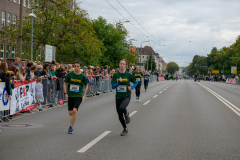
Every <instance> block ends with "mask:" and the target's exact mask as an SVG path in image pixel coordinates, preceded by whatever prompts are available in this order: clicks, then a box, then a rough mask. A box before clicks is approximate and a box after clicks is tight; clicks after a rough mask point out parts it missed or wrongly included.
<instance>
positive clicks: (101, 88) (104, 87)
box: [86, 76, 112, 97]
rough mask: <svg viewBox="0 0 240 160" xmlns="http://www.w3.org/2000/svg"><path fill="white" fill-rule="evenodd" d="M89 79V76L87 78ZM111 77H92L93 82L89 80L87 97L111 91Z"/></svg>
mask: <svg viewBox="0 0 240 160" xmlns="http://www.w3.org/2000/svg"><path fill="white" fill-rule="evenodd" d="M89 79H90V78H89ZM111 80H112V78H111V77H108V76H106V77H97V78H93V84H91V83H90V82H89V84H88V91H87V95H86V96H87V97H92V96H95V95H100V94H102V93H109V92H112V85H111Z"/></svg>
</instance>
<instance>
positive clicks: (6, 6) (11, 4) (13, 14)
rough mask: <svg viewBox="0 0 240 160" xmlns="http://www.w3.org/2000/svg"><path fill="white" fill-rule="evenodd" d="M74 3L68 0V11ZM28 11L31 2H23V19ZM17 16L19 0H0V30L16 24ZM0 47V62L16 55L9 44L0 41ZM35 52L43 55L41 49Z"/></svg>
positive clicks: (52, 1) (15, 49) (54, 0)
mask: <svg viewBox="0 0 240 160" xmlns="http://www.w3.org/2000/svg"><path fill="white" fill-rule="evenodd" d="M33 1H34V0H33ZM49 2H51V3H58V0H49ZM74 2H75V0H69V3H68V5H69V9H70V10H72V9H73V8H74ZM36 3H37V1H36ZM28 9H31V1H30V0H23V17H26V16H27V10H28ZM19 14H20V0H0V17H1V21H0V30H2V29H3V28H4V27H5V26H10V25H11V24H13V25H14V24H16V22H17V20H18V19H19ZM16 27H17V26H16ZM0 36H1V35H0ZM17 38H18V37H16V39H17ZM0 45H1V47H0V49H1V50H0V60H6V59H9V58H15V53H17V48H16V47H14V46H13V45H11V42H9V41H7V42H6V41H4V42H3V41H0ZM37 52H39V54H44V53H43V52H44V51H43V49H42V50H39V51H37ZM22 54H23V53H22Z"/></svg>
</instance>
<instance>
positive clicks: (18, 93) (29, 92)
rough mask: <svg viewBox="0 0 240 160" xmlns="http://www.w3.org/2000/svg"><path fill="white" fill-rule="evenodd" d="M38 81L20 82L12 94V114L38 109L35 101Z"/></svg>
mask: <svg viewBox="0 0 240 160" xmlns="http://www.w3.org/2000/svg"><path fill="white" fill-rule="evenodd" d="M35 84H36V81H32V82H28V81H24V82H21V81H18V82H17V83H16V84H15V88H14V90H13V93H12V100H11V106H10V114H11V115H13V114H16V113H19V112H22V111H28V110H32V109H34V108H36V107H37V104H36V100H35Z"/></svg>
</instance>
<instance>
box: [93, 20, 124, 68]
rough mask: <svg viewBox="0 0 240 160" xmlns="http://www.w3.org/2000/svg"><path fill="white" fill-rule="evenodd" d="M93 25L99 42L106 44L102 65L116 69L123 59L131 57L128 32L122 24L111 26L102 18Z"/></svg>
mask: <svg viewBox="0 0 240 160" xmlns="http://www.w3.org/2000/svg"><path fill="white" fill-rule="evenodd" d="M92 23H93V28H94V30H95V31H96V35H97V37H98V40H99V41H101V42H102V43H103V44H104V49H103V50H102V51H103V54H102V56H101V57H100V63H101V64H102V65H110V66H111V67H114V68H116V66H117V64H118V62H119V61H120V60H121V59H127V56H129V49H128V48H129V47H128V46H129V45H128V42H127V41H126V37H127V34H128V32H127V30H126V29H125V28H124V26H123V24H122V23H121V22H116V23H115V24H109V23H107V20H106V19H105V18H103V17H101V16H100V17H98V18H97V19H95V20H93V21H92Z"/></svg>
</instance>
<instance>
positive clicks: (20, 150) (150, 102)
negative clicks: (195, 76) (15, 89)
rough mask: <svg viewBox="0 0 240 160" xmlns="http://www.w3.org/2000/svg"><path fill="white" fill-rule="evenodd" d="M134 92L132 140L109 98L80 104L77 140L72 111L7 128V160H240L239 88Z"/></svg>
mask: <svg viewBox="0 0 240 160" xmlns="http://www.w3.org/2000/svg"><path fill="white" fill-rule="evenodd" d="M134 93H135V91H134V92H133V94H132V99H131V102H130V104H129V106H128V110H129V112H130V113H132V117H131V120H132V121H131V123H130V124H129V125H128V128H129V134H128V135H127V136H125V137H121V136H120V133H121V132H122V127H121V124H120V122H119V121H118V117H117V113H116V109H115V98H114V96H115V94H114V93H110V94H105V95H101V96H98V97H94V98H91V99H88V100H87V101H86V102H85V103H83V104H82V105H81V106H80V108H79V112H78V114H77V120H76V122H75V125H74V134H73V135H69V134H67V130H68V127H69V123H70V116H68V113H67V107H66V106H62V107H59V108H55V109H51V110H48V111H45V112H41V113H36V114H29V116H25V117H22V118H20V119H17V120H15V121H12V122H4V123H0V129H1V132H2V133H1V134H0V159H3V160H5V159H8V160H28V159H34V160H43V159H44V160H45V159H46V160H47V159H49V160H53V159H57V160H65V159H66V160H67V159H76V160H79V159H81V160H85V159H86V160H95V159H96V160H126V159H130V160H158V159H159V160H162V159H172V160H188V159H196V160H198V159H201V160H202V159H206V160H211V159H212V160H218V159H229V160H234V159H236V160H239V159H240V109H239V108H240V86H237V85H231V84H223V83H213V82H200V83H195V82H193V81H191V80H180V81H177V82H176V81H164V82H157V83H152V84H150V85H149V88H148V90H147V92H145V91H144V89H143V86H142V90H141V102H135V94H134ZM9 124H11V125H13V124H16V126H15V127H5V126H3V125H9ZM19 124H29V125H31V126H28V127H20V126H18V125H19ZM106 131H107V132H106Z"/></svg>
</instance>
